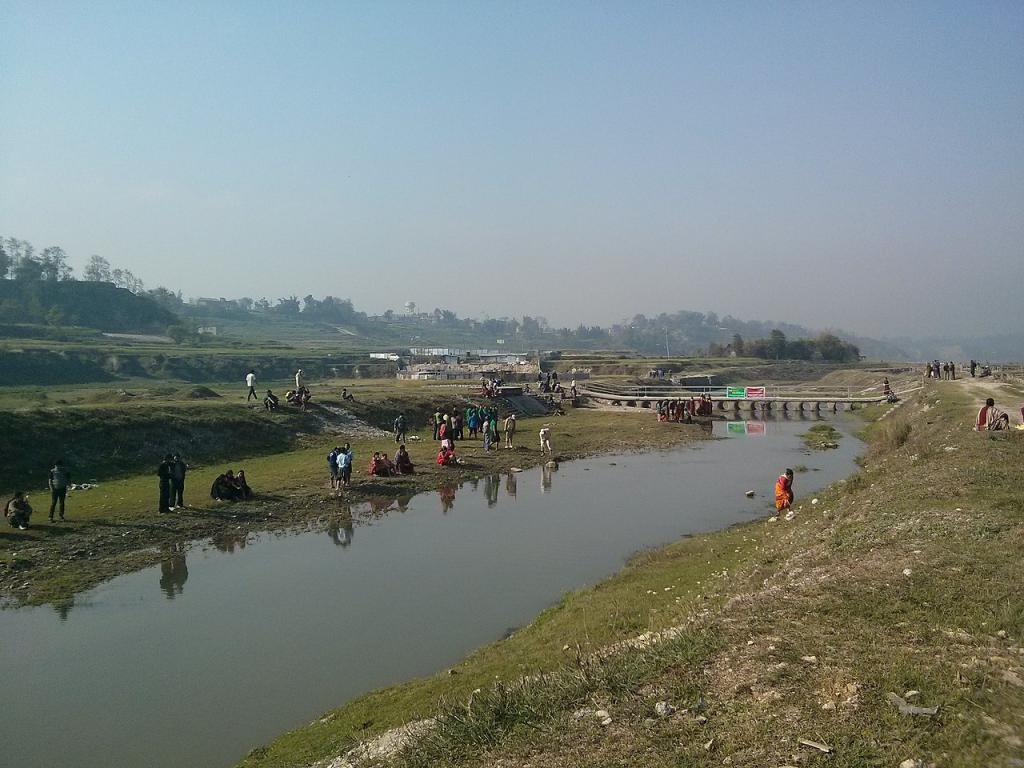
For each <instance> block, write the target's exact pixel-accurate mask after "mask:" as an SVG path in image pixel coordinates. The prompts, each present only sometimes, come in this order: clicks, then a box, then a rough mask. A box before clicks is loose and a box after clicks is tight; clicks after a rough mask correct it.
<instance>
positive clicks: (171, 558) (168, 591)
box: [160, 542, 188, 600]
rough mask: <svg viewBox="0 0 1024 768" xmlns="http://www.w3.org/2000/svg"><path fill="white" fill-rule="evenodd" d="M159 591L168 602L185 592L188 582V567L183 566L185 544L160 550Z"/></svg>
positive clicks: (180, 543)
mask: <svg viewBox="0 0 1024 768" xmlns="http://www.w3.org/2000/svg"><path fill="white" fill-rule="evenodd" d="M161 554H162V559H161V560H160V589H162V590H163V593H164V594H165V595H167V599H168V600H173V599H174V596H175V595H176V594H177V595H180V594H181V593H182V592H184V591H185V582H186V581H188V566H187V565H185V543H184V542H178V543H176V544H170V545H167V546H164V547H162V548H161Z"/></svg>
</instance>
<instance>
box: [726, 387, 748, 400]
mask: <svg viewBox="0 0 1024 768" xmlns="http://www.w3.org/2000/svg"><path fill="white" fill-rule="evenodd" d="M725 396H726V397H739V398H743V397H746V396H747V388H746V387H726V388H725Z"/></svg>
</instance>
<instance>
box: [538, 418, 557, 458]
mask: <svg viewBox="0 0 1024 768" xmlns="http://www.w3.org/2000/svg"><path fill="white" fill-rule="evenodd" d="M540 452H541V453H554V451H552V450H551V427H549V426H548V425H547V424H545V425H544V426H543V427H541V428H540Z"/></svg>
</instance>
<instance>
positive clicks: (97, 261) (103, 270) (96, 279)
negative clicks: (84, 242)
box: [82, 253, 114, 283]
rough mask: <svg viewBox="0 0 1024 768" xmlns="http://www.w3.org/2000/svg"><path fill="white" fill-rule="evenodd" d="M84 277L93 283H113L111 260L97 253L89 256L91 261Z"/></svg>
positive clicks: (83, 274)
mask: <svg viewBox="0 0 1024 768" xmlns="http://www.w3.org/2000/svg"><path fill="white" fill-rule="evenodd" d="M82 278H83V279H84V280H88V281H89V282H91V283H112V282H114V279H113V277H112V276H111V274H110V262H109V261H107V260H106V259H104V258H103V257H102V256H97V255H96V254H95V253H94V254H93V255H92V256H90V257H89V263H88V264H87V265H86V267H85V271H84V272H83V273H82Z"/></svg>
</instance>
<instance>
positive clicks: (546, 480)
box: [540, 464, 555, 493]
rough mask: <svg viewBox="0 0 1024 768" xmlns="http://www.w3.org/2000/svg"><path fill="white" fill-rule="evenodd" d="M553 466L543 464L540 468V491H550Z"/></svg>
mask: <svg viewBox="0 0 1024 768" xmlns="http://www.w3.org/2000/svg"><path fill="white" fill-rule="evenodd" d="M554 472H555V470H554V468H553V467H549V466H548V465H547V464H544V465H543V466H542V467H541V468H540V491H541V493H551V478H552V476H553V475H554Z"/></svg>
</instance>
